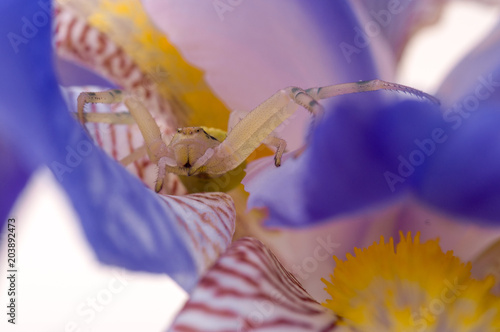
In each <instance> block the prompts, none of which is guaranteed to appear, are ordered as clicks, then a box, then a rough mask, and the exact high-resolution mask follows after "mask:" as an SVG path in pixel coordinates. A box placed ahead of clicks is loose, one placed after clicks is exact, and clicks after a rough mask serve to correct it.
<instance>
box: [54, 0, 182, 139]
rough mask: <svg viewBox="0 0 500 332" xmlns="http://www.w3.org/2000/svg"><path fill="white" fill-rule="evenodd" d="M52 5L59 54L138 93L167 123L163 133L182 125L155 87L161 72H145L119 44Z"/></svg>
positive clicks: (58, 6)
mask: <svg viewBox="0 0 500 332" xmlns="http://www.w3.org/2000/svg"><path fill="white" fill-rule="evenodd" d="M54 6H55V18H54V25H55V28H54V40H55V48H56V53H57V55H58V56H59V57H61V58H64V59H67V60H69V61H72V62H75V63H78V64H80V65H82V66H84V67H86V68H89V69H90V70H92V71H94V72H96V73H98V74H99V75H101V76H103V77H105V78H107V79H108V80H110V81H111V82H114V83H115V84H117V85H118V86H120V87H121V88H122V89H123V90H125V91H127V92H128V93H131V94H134V95H136V96H139V97H140V98H141V99H143V100H144V103H145V105H146V107H147V108H148V110H149V111H150V112H151V113H152V114H153V115H154V116H155V117H158V118H161V121H162V122H164V123H166V124H167V126H165V128H162V129H164V130H165V133H166V134H171V133H173V132H174V130H175V128H177V127H180V126H181V124H182V123H180V122H179V121H178V119H176V117H175V116H174V115H173V112H172V109H171V105H170V104H169V102H168V101H167V100H166V99H165V98H163V97H162V96H161V95H160V94H159V93H158V90H157V88H156V84H155V76H158V75H159V74H161V73H144V72H143V71H142V70H141V69H140V68H139V66H137V64H136V63H135V62H134V60H133V59H132V58H131V57H130V56H128V55H127V53H126V52H125V51H124V50H123V49H122V48H121V47H120V46H118V45H117V44H115V43H114V42H113V41H112V40H111V39H109V38H108V37H107V36H106V35H105V34H103V33H102V32H100V31H99V30H97V29H96V28H94V27H93V26H91V25H89V24H88V23H87V21H86V20H85V19H84V18H83V17H81V16H79V15H78V14H77V13H75V12H74V11H73V10H72V9H70V8H68V7H66V6H64V5H61V4H59V3H58V2H55V3H54Z"/></svg>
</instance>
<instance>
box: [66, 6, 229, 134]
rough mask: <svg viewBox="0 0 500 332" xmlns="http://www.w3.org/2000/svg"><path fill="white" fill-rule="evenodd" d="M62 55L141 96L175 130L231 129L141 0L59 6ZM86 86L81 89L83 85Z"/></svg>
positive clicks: (225, 114) (225, 115)
mask: <svg viewBox="0 0 500 332" xmlns="http://www.w3.org/2000/svg"><path fill="white" fill-rule="evenodd" d="M58 4H59V6H58V12H57V13H58V15H57V25H56V36H57V43H56V46H57V50H58V54H60V56H62V57H64V58H67V59H69V60H73V61H77V62H78V63H81V64H83V65H85V66H86V67H88V68H90V69H92V70H93V71H95V72H97V73H99V74H100V75H103V76H104V77H107V78H108V79H109V80H111V81H112V82H114V83H115V84H117V85H118V86H120V87H121V88H122V89H124V90H126V91H127V92H129V93H134V94H138V95H139V96H141V97H142V98H143V99H144V100H145V103H146V106H147V107H148V109H149V110H150V112H152V113H153V114H156V115H162V116H163V117H165V118H166V120H167V122H168V123H169V124H170V126H169V128H166V130H167V133H169V132H170V133H171V132H172V131H173V130H174V129H175V128H177V127H182V126H186V125H190V124H196V125H200V124H203V125H205V126H209V127H219V128H225V127H226V123H227V119H228V116H229V112H228V110H227V108H226V107H225V106H224V104H223V103H222V102H221V101H220V100H219V99H218V98H217V96H215V95H214V94H213V92H212V91H211V89H210V87H209V86H208V85H207V84H206V83H205V82H204V80H203V72H202V71H201V70H199V69H198V68H195V67H194V66H192V65H191V64H189V63H188V62H186V61H185V60H184V58H183V56H182V55H181V54H180V53H179V51H178V50H177V48H176V47H175V46H174V45H172V44H171V43H170V41H169V40H168V39H167V38H166V37H165V35H164V34H163V33H161V32H160V31H159V30H158V29H157V28H156V27H155V26H154V24H152V23H151V22H150V20H149V18H148V17H147V15H146V13H145V12H144V9H143V7H142V5H141V2H140V1H139V0H111V1H103V0H89V1H80V0H69V1H58ZM79 85H81V84H79Z"/></svg>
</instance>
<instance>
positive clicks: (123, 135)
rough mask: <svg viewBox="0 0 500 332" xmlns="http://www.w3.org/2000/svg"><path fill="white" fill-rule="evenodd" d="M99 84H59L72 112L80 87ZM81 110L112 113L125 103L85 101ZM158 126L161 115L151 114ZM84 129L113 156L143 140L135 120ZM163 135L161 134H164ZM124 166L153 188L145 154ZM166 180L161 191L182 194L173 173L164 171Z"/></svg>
mask: <svg viewBox="0 0 500 332" xmlns="http://www.w3.org/2000/svg"><path fill="white" fill-rule="evenodd" d="M102 90H104V89H103V88H100V87H92V86H85V87H70V88H62V92H63V94H64V96H65V99H66V102H67V104H68V105H69V108H70V110H71V111H72V112H76V100H77V98H78V95H79V94H80V93H81V92H83V91H91V92H92V91H93V92H95V91H102ZM85 112H89V113H114V112H128V109H127V107H126V106H125V104H123V103H117V104H89V105H87V106H86V107H85ZM155 120H156V121H157V123H158V125H159V126H160V128H166V127H167V124H166V123H165V122H162V118H158V117H155ZM85 126H86V127H87V130H88V132H89V133H90V135H91V136H92V138H93V140H94V142H95V143H96V144H97V145H99V146H100V147H101V148H102V149H103V150H104V151H106V153H107V154H108V155H109V156H111V157H112V158H113V159H115V160H121V159H122V158H125V157H126V156H128V155H129V154H130V153H132V152H133V151H134V150H135V149H137V148H139V147H141V146H142V145H143V144H144V139H143V137H142V134H141V131H140V130H139V127H138V126H137V125H136V124H133V125H111V124H107V123H90V122H89V123H86V125H85ZM166 136H167V135H165V134H164V138H167V140H168V137H166ZM127 169H128V170H129V171H130V172H131V173H132V174H134V175H136V176H137V177H139V178H140V179H141V180H142V181H143V182H144V183H145V184H146V185H147V186H148V187H149V188H151V189H153V188H154V184H155V181H156V175H157V174H158V168H157V166H156V164H152V163H151V162H150V160H149V158H148V156H147V155H144V156H143V157H142V158H140V159H138V160H137V161H135V162H134V163H132V164H130V165H128V166H127ZM167 176H168V180H167V181H166V184H165V186H164V188H163V189H162V192H161V193H162V194H170V195H183V194H186V189H185V188H184V186H183V185H182V183H181V182H180V181H179V179H178V178H177V176H175V175H173V174H168V175H167Z"/></svg>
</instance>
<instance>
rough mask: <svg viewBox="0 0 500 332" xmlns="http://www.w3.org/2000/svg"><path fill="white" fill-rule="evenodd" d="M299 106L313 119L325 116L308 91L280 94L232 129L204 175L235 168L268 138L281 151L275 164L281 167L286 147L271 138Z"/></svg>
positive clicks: (284, 91) (210, 161)
mask: <svg viewBox="0 0 500 332" xmlns="http://www.w3.org/2000/svg"><path fill="white" fill-rule="evenodd" d="M299 106H303V107H304V108H306V109H307V110H309V112H311V113H312V114H313V115H314V116H321V114H323V112H324V111H323V106H321V105H320V104H319V103H318V102H317V101H316V99H315V98H313V97H312V96H311V95H309V94H308V93H307V92H306V91H305V90H303V89H300V88H297V87H288V88H285V89H283V90H280V91H278V92H277V93H275V94H274V95H272V96H271V97H270V98H269V99H267V100H266V101H264V102H263V103H262V104H260V105H259V106H257V107H256V108H255V109H253V110H252V111H250V112H248V113H247V114H246V116H245V117H243V118H242V119H241V121H239V122H238V123H236V124H235V125H234V126H233V127H232V128H231V130H230V131H229V133H228V136H227V138H226V139H225V140H224V141H223V142H222V143H221V144H220V145H219V146H217V147H216V148H215V153H214V155H213V156H212V158H210V160H208V161H207V163H206V164H205V167H206V170H205V171H206V172H207V173H209V174H214V175H217V174H224V173H226V172H228V171H230V170H232V169H234V168H236V167H237V166H238V165H239V164H241V163H242V162H243V161H244V160H245V159H246V158H247V157H248V156H249V155H250V154H251V153H252V152H253V151H254V150H255V149H256V148H257V147H258V146H259V145H260V144H261V143H262V142H264V141H265V140H266V139H267V138H268V137H270V138H269V142H270V145H274V146H276V147H277V148H278V150H277V153H276V164H279V163H281V155H282V153H283V151H284V149H285V146H286V143H285V144H283V143H284V141H283V140H279V139H277V138H275V137H273V136H271V134H272V132H273V131H274V130H275V129H276V127H278V126H279V125H280V124H281V123H282V122H283V121H285V120H286V119H287V118H288V117H289V116H291V115H292V114H293V113H294V112H295V111H296V110H297V108H298V107H299Z"/></svg>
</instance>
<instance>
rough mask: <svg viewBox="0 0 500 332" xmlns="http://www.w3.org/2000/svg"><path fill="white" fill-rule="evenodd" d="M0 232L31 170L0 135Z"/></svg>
mask: <svg viewBox="0 0 500 332" xmlns="http://www.w3.org/2000/svg"><path fill="white" fill-rule="evenodd" d="M0 156H2V159H1V161H0V184H1V185H0V230H3V225H4V224H5V222H6V221H7V219H8V218H9V217H14V216H9V215H8V213H9V211H10V210H11V208H12V206H13V205H14V202H15V201H16V198H17V196H18V195H19V194H20V193H21V191H22V190H23V188H24V186H25V185H26V183H27V182H28V179H29V177H30V176H31V173H32V172H33V169H32V168H30V167H29V166H28V165H26V164H23V163H21V162H20V160H19V159H18V156H17V153H16V151H12V148H11V143H10V142H9V141H8V140H7V139H6V138H4V137H3V135H0Z"/></svg>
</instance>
